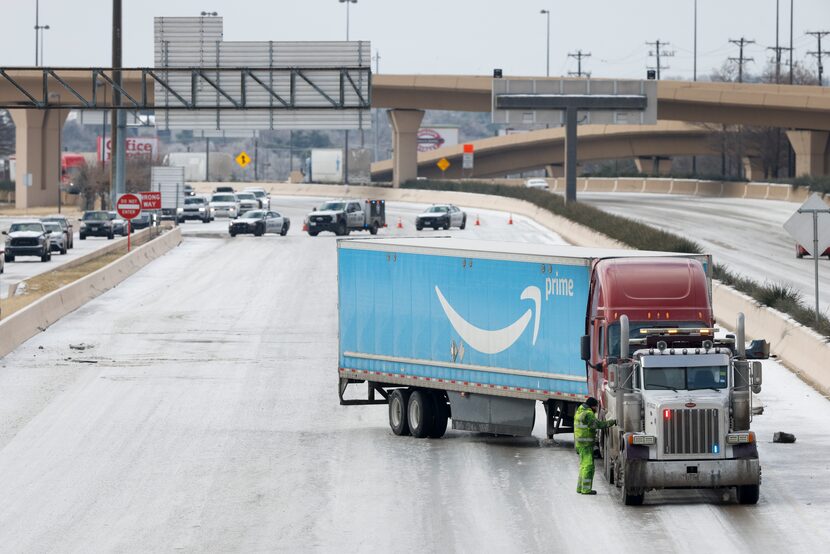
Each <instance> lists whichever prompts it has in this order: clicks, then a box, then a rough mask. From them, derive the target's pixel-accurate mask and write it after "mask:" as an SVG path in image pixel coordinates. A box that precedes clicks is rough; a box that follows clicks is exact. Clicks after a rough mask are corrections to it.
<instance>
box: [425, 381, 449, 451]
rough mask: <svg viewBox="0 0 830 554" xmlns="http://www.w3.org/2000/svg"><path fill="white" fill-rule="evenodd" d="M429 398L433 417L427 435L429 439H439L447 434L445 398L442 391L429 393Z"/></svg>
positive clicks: (447, 417) (447, 413)
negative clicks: (430, 398)
mask: <svg viewBox="0 0 830 554" xmlns="http://www.w3.org/2000/svg"><path fill="white" fill-rule="evenodd" d="M430 396H431V397H432V408H433V414H435V415H434V418H433V421H432V428H431V429H430V430H429V433H428V435H429V438H431V439H440V438H441V437H443V436H444V433H446V432H447V420H448V419H449V417H450V409H449V406H448V405H447V396H446V395H445V394H444V391H442V390H436V391H431V394H430Z"/></svg>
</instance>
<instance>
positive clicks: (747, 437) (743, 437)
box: [726, 431, 755, 444]
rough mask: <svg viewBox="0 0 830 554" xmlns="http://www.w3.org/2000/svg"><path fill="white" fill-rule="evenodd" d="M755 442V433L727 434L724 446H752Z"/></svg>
mask: <svg viewBox="0 0 830 554" xmlns="http://www.w3.org/2000/svg"><path fill="white" fill-rule="evenodd" d="M754 442H755V433H754V432H753V431H745V432H743V433H728V434H727V435H726V444H752V443H754Z"/></svg>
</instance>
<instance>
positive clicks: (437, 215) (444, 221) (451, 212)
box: [415, 204, 467, 231]
mask: <svg viewBox="0 0 830 554" xmlns="http://www.w3.org/2000/svg"><path fill="white" fill-rule="evenodd" d="M466 226H467V214H466V213H464V212H463V211H462V210H460V209H458V208H457V207H456V206H453V205H452V204H436V205H435V206H430V207H429V208H427V210H426V211H425V212H424V213H422V214H420V215H419V216H417V217H416V218H415V228H416V229H418V230H419V231H421V230H422V229H423V228H424V227H432V228H433V229H436V230H437V229H438V228H439V227H441V228H444V229H449V228H450V227H458V228H459V229H464V228H465V227H466Z"/></svg>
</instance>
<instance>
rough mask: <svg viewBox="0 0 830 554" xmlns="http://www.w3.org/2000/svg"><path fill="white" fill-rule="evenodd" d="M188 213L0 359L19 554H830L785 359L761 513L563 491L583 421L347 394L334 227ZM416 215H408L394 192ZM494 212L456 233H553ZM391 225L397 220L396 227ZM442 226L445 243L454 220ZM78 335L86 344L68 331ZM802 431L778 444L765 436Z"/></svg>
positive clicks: (822, 503) (800, 406)
mask: <svg viewBox="0 0 830 554" xmlns="http://www.w3.org/2000/svg"><path fill="white" fill-rule="evenodd" d="M311 205H312V201H311V200H303V199H291V200H283V199H279V200H278V202H275V208H276V209H279V210H284V211H285V212H286V213H287V214H288V215H289V216H290V217H291V219H292V229H291V232H290V233H289V235H288V236H287V237H279V236H270V235H269V236H266V237H262V238H253V237H236V238H234V239H231V238H229V237H227V236H223V235H222V234H221V231H222V229H223V228H224V227H223V226H224V225H225V223H224V222H215V223H212V224H210V225H202V224H195V223H194V224H187V225H186V226H185V231H186V232H185V236H186V238H185V240H184V242H183V244H182V245H181V246H180V247H179V248H177V249H176V250H174V251H173V252H171V253H170V254H168V255H166V256H164V257H163V258H161V259H159V260H157V261H155V262H153V263H152V264H150V265H149V266H147V267H145V268H144V269H142V270H141V271H139V272H138V273H137V274H135V275H134V276H133V277H131V278H130V279H129V280H127V281H126V282H124V283H123V284H122V285H120V286H118V287H117V288H115V289H113V290H111V291H109V292H107V293H106V294H104V295H102V296H100V297H99V298H97V299H96V300H94V301H92V302H90V303H89V304H87V305H86V306H84V307H83V308H81V309H79V310H78V311H76V312H74V313H73V314H71V315H69V316H67V317H65V318H64V319H62V320H61V321H60V322H58V323H57V324H55V325H53V326H52V327H50V328H49V329H48V330H47V331H46V332H44V333H42V334H41V335H38V336H37V337H35V338H33V339H31V340H30V341H28V342H27V343H26V344H24V345H23V346H21V347H20V348H18V349H17V350H16V351H15V352H14V353H12V354H10V355H8V356H6V357H5V358H3V359H0V390H2V391H3V394H2V395H0V544H2V545H3V550H7V551H13V552H18V551H31V552H40V551H55V550H58V551H84V552H87V551H112V550H118V551H161V550H164V551H171V550H184V551H212V552H213V551H216V552H227V551H246V552H247V551H259V552H262V551H290V552H294V551H308V550H314V551H327V552H328V551H330V552H411V551H427V552H438V551H442V552H444V551H457V552H494V551H503V552H535V551H546V552H550V551H557V552H558V551H576V550H583V549H585V548H586V547H587V546H586V545H590V546H589V548H590V549H592V550H597V551H615V552H616V551H623V552H632V551H642V550H644V549H648V550H649V551H652V552H662V551H681V552H706V551H715V552H722V551H745V552H750V551H754V552H762V551H763V552H766V551H775V550H780V551H795V550H801V549H811V550H816V551H822V550H824V549H825V548H826V545H827V544H828V541H830V532H828V530H827V525H826V522H827V521H828V518H830V467H828V466H830V462H828V459H830V437H828V433H827V432H826V422H827V421H830V403H828V402H827V400H826V399H824V398H822V397H821V396H819V395H818V394H817V393H815V392H814V391H813V390H812V389H810V388H809V387H807V386H806V385H805V384H803V383H802V382H801V381H799V380H798V379H797V378H796V377H795V376H794V375H793V374H792V373H790V372H789V371H787V370H785V369H784V368H782V367H781V366H780V365H778V364H776V363H775V362H773V361H770V362H766V363H765V372H764V377H765V385H764V393H763V397H764V401H765V405H766V413H765V414H764V415H763V416H760V417H758V418H756V421H755V429H756V431H757V433H758V436H759V440H760V441H761V444H760V454H761V459H762V464H763V468H764V483H763V485H762V487H761V500H760V503H759V504H758V505H757V506H738V505H736V504H735V503H734V493H733V494H732V496H731V497H730V498H729V499H728V500H724V499H723V498H722V497H721V495H720V494H718V493H716V492H711V491H703V492H700V491H668V492H663V493H655V494H649V495H647V497H646V504H647V505H646V506H643V507H641V508H626V507H624V506H621V505H620V503H619V502H618V501H617V500H616V499H615V498H614V497H613V494H612V491H611V490H610V489H609V487H608V486H607V485H606V484H605V483H604V482H603V481H602V479H601V477H600V476H599V475H598V476H597V480H596V483H595V487H596V488H597V489H598V491H599V495H598V496H596V497H586V496H578V495H576V494H575V492H574V490H575V487H576V476H577V457H576V456H575V454H574V452H573V445H572V442H571V437H570V435H565V436H562V437H557V439H556V440H555V441H549V440H547V439H545V438H544V418H543V417H542V410H541V407H540V408H539V415H538V417H537V422H538V423H537V427H536V430H535V432H534V436H533V437H530V438H523V439H510V438H494V437H490V436H487V435H477V434H472V433H465V432H457V431H448V433H447V435H446V436H445V438H443V439H440V440H418V439H413V438H411V437H396V436H394V435H393V434H392V432H391V431H390V429H389V427H388V424H387V417H386V407H385V406H366V407H357V406H356V407H342V406H340V405H339V404H338V400H337V389H336V385H337V361H336V360H337V327H336V309H335V306H336V260H335V241H334V238H333V236H331V235H321V236H319V237H316V238H310V237H308V236H307V235H305V234H303V233H301V232H300V226H301V224H302V217H303V215H304V214H305V213H306V212H307V211H308V208H309V207H310V206H311ZM389 209H390V213H391V215H392V216H393V218H395V219H391V218H390V222H396V221H397V219H396V218H397V216H398V214H400V215H401V217H402V218H404V223H405V224H406V221H407V220H406V218H407V217H409V225H408V229H406V228H405V229H404V230H403V233H409V234H411V233H414V230H413V229H412V222H411V216H412V215H413V214H414V213H415V211H417V209H413V208H412V207H410V206H405V205H395V204H391V203H390V206H389ZM503 215H504V214H488V215H487V217H486V218H483V220H485V221H487V222H488V224H486V225H483V226H481V227H478V228H476V227H471V228H469V229H468V230H467V231H452V234H460V235H461V236H466V237H474V236H478V237H480V238H491V237H492V238H499V239H508V240H510V239H515V240H537V241H545V242H557V241H558V239H557V237H556V236H554V235H552V234H550V233H547V232H546V233H544V234H541V231H540V230H539V228H538V227H536V226H535V225H534V224H532V223H528V222H526V221H524V220H518V221H517V222H516V223H517V224H516V225H514V226H512V227H511V226H507V225H506V222H505V221H504V217H503ZM386 232H388V233H392V234H395V233H398V232H399V230H397V229H395V228H394V227H393V228H391V229H389V230H387V231H386ZM444 234H446V233H444ZM81 342H83V343H87V344H89V345H91V346H92V347H91V348H89V349H87V350H82V351H79V350H73V349H71V348H70V346H69V345H70V344H77V343H81ZM778 430H784V431H788V432H792V433H795V434H796V436H797V437H798V441H797V442H796V443H795V444H791V445H780V444H772V443H771V442H770V441H771V437H772V433H773V432H774V431H778Z"/></svg>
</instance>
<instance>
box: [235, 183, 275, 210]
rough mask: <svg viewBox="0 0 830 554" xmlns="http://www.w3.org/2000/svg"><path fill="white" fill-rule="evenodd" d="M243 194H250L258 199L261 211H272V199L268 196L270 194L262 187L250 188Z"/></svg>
mask: <svg viewBox="0 0 830 554" xmlns="http://www.w3.org/2000/svg"><path fill="white" fill-rule="evenodd" d="M242 192H250V193H251V194H253V195H254V196H256V199H257V200H259V208H260V209H261V210H270V209H271V197H270V196H268V192H267V191H266V190H265V189H264V188H261V187H248V188H246V189H245V190H243V191H242Z"/></svg>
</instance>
